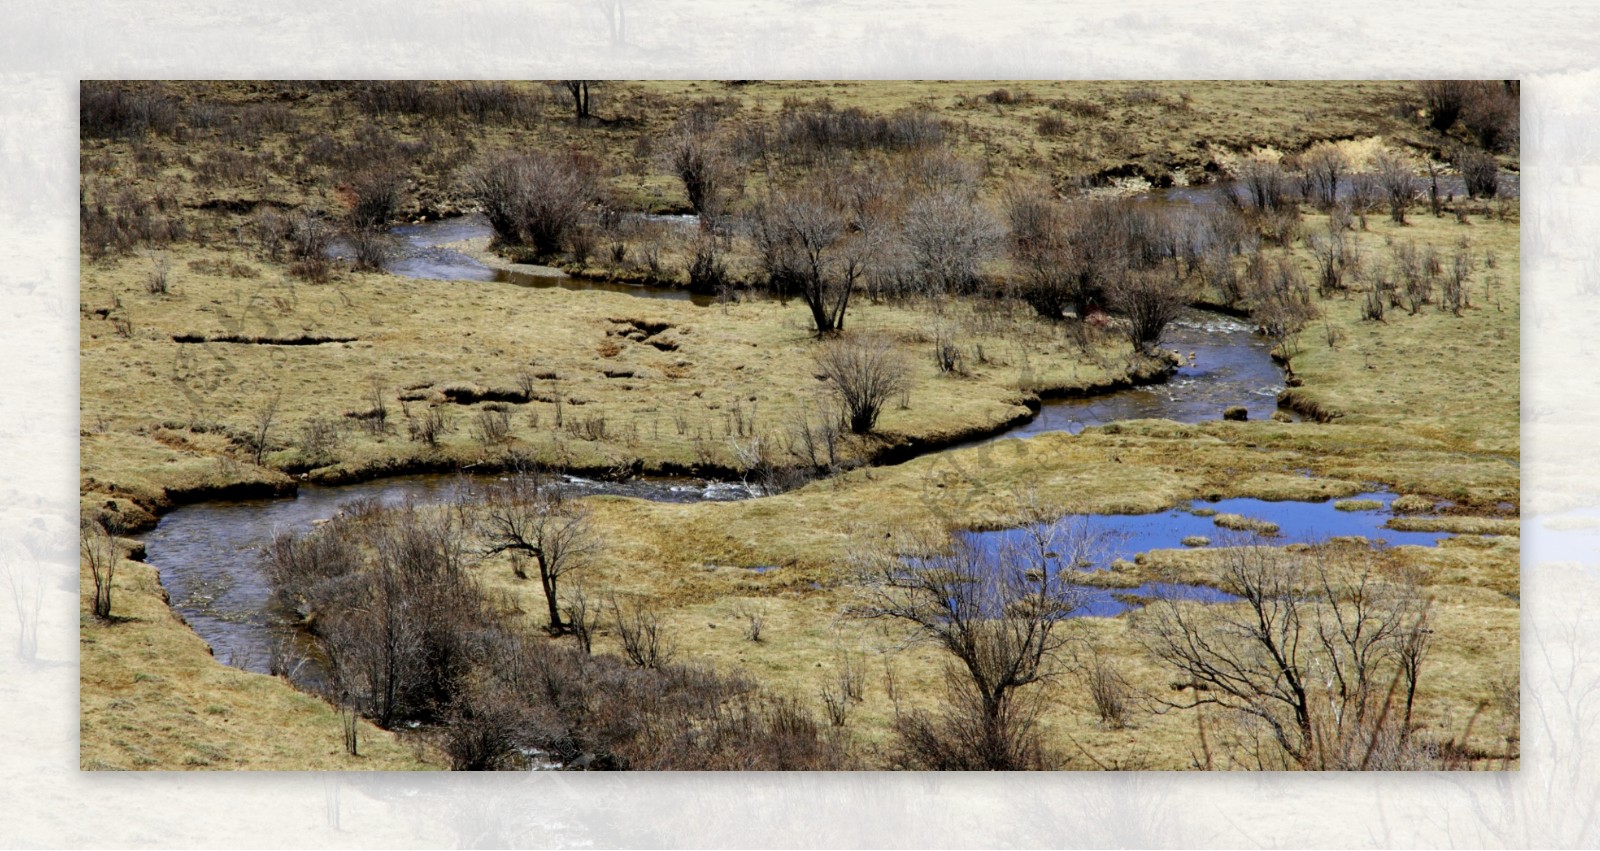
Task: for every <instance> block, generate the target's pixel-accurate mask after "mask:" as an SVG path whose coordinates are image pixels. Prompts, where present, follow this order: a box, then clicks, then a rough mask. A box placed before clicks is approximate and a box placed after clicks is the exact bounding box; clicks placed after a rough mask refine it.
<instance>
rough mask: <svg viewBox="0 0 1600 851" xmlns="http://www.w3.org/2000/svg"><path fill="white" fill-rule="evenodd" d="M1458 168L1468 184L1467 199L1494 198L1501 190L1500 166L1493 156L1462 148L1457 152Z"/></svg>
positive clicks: (1456, 161) (1456, 162)
mask: <svg viewBox="0 0 1600 851" xmlns="http://www.w3.org/2000/svg"><path fill="white" fill-rule="evenodd" d="M1454 159H1455V165H1456V168H1458V169H1460V170H1461V178H1462V180H1464V181H1465V182H1466V184H1467V197H1469V198H1493V197H1494V196H1495V194H1496V193H1497V192H1498V191H1499V189H1500V184H1499V177H1500V165H1499V164H1498V163H1496V162H1495V160H1494V156H1493V155H1492V154H1489V153H1486V152H1484V151H1480V150H1478V149H1476V148H1469V147H1466V146H1462V147H1460V148H1457V149H1456V152H1455V158H1454Z"/></svg>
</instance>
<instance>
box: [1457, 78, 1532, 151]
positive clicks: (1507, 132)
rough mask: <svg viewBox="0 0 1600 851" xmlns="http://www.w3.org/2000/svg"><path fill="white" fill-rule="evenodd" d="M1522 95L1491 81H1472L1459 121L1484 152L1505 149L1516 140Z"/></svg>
mask: <svg viewBox="0 0 1600 851" xmlns="http://www.w3.org/2000/svg"><path fill="white" fill-rule="evenodd" d="M1520 112H1521V96H1520V94H1519V93H1517V92H1513V91H1511V90H1510V89H1508V88H1507V87H1506V86H1503V85H1501V84H1500V83H1498V82H1494V81H1481V82H1475V83H1472V84H1471V89H1470V91H1469V92H1468V94H1467V97H1466V101H1465V103H1464V104H1462V107H1461V124H1462V125H1463V126H1464V127H1466V128H1467V130H1468V131H1469V132H1471V133H1472V135H1473V136H1476V137H1477V139H1478V144H1479V145H1480V146H1482V147H1483V149H1484V150H1486V151H1491V152H1492V151H1507V150H1511V149H1513V148H1515V147H1516V145H1517V143H1518V141H1519V136H1520V132H1519V120H1520V116H1519V113H1520Z"/></svg>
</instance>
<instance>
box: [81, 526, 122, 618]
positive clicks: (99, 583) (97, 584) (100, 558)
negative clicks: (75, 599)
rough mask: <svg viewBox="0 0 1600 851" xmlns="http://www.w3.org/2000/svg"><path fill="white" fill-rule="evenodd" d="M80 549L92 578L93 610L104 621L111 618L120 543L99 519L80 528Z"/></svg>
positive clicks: (91, 606) (91, 605)
mask: <svg viewBox="0 0 1600 851" xmlns="http://www.w3.org/2000/svg"><path fill="white" fill-rule="evenodd" d="M78 551H79V552H80V553H82V554H83V560H84V561H85V562H87V563H88V565H89V578H90V579H91V580H92V581H93V582H94V600H93V601H92V602H91V604H90V610H91V611H92V612H93V613H94V616H95V617H97V618H99V619H101V620H109V619H110V618H111V580H112V579H113V578H114V577H115V576H116V573H117V560H118V554H117V542H116V539H115V538H113V537H111V533H110V532H108V531H106V527H105V526H103V525H101V524H100V523H99V522H98V521H89V522H86V523H84V524H83V525H82V526H81V527H80V528H79V531H78Z"/></svg>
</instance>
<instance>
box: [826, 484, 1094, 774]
mask: <svg viewBox="0 0 1600 851" xmlns="http://www.w3.org/2000/svg"><path fill="white" fill-rule="evenodd" d="M1038 516H1040V517H1047V516H1049V512H1039V515H1038ZM901 537H902V539H905V537H906V536H904V535H902V536H901ZM911 539H912V540H913V541H915V542H916V543H914V546H915V547H916V553H915V554H914V555H911V556H907V557H902V556H901V555H899V554H897V553H891V552H876V553H873V552H867V553H858V554H857V555H856V559H857V561H858V563H859V564H860V568H861V575H862V581H863V583H864V591H863V597H862V600H861V602H860V603H859V604H858V605H856V606H854V607H853V608H852V610H851V611H852V613H853V614H854V615H856V616H857V617H865V618H875V619H883V620H887V621H891V622H896V623H900V624H903V625H905V626H908V627H910V628H911V631H912V633H911V634H912V635H913V636H914V637H917V638H921V639H925V640H927V641H930V642H932V643H934V644H935V645H937V646H939V647H940V648H942V649H943V650H945V651H946V652H947V653H949V654H950V656H951V657H952V660H953V661H952V665H951V667H950V669H949V674H948V677H947V684H948V702H947V705H946V708H945V710H944V712H943V713H941V714H940V715H937V716H933V715H929V714H926V713H919V712H913V713H906V714H900V715H898V716H897V718H896V720H895V732H896V738H897V742H898V745H899V749H900V756H901V759H902V761H903V762H904V763H905V764H907V765H908V766H911V767H918V768H931V769H942V770H950V769H956V770H973V769H988V770H995V769H999V770H1016V769H1026V768H1041V767H1046V766H1048V765H1049V764H1051V762H1052V760H1051V759H1050V757H1049V755H1048V754H1047V753H1046V752H1045V750H1044V748H1043V746H1042V742H1041V740H1040V737H1039V734H1038V729H1037V717H1038V709H1039V705H1038V702H1037V699H1036V698H1034V697H1031V696H1029V694H1030V693H1029V692H1025V691H1023V689H1025V688H1026V687H1027V686H1029V685H1031V684H1033V683H1036V682H1039V681H1041V680H1043V679H1047V678H1049V677H1050V676H1052V674H1053V672H1054V667H1055V665H1056V663H1057V656H1058V655H1059V654H1060V653H1061V652H1062V649H1063V648H1064V646H1065V644H1066V640H1067V636H1068V629H1067V627H1066V624H1067V623H1068V621H1067V620H1066V617H1067V616H1068V615H1070V614H1071V613H1072V612H1073V611H1075V610H1077V609H1078V608H1079V607H1080V606H1081V605H1083V600H1084V597H1083V595H1084V592H1083V590H1082V588H1081V586H1079V585H1077V584H1076V583H1075V582H1074V576H1075V574H1076V572H1077V570H1078V569H1079V565H1080V564H1092V563H1094V559H1095V557H1096V556H1097V555H1098V550H1099V549H1100V541H1099V539H1098V537H1097V536H1096V535H1094V534H1092V533H1090V532H1089V531H1088V529H1087V527H1086V526H1083V525H1081V524H1076V523H1071V522H1069V521H1055V522H1048V521H1046V522H1041V523H1037V524H1035V525H1032V526H1028V527H1024V530H1023V531H1022V532H1021V534H1020V535H1019V536H1018V537H1017V538H1015V539H1012V541H1011V542H1009V543H1006V544H1003V545H1001V546H1000V547H998V548H995V549H990V548H988V547H985V546H982V545H980V544H979V543H978V542H977V540H976V539H975V538H973V537H972V536H970V535H964V534H958V535H954V536H950V537H945V538H943V539H941V538H940V537H931V538H930V537H920V538H919V536H917V535H915V534H913V535H911ZM1036 692H1037V690H1035V692H1034V693H1036Z"/></svg>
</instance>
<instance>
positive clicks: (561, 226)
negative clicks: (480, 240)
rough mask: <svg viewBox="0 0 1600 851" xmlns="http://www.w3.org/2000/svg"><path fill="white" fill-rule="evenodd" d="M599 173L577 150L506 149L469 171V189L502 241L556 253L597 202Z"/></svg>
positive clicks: (540, 251)
mask: <svg viewBox="0 0 1600 851" xmlns="http://www.w3.org/2000/svg"><path fill="white" fill-rule="evenodd" d="M595 172H596V169H595V167H594V164H593V163H592V162H590V161H589V160H587V159H584V158H582V157H580V156H577V155H575V154H550V153H544V152H533V153H527V154H513V153H502V154H499V155H497V156H494V157H491V158H489V159H488V160H486V161H485V162H484V163H482V164H481V165H480V166H478V167H477V169H476V170H474V171H473V172H472V173H471V175H469V177H468V181H467V184H468V192H469V193H470V194H471V196H472V197H473V200H475V201H477V202H478V203H479V204H480V205H482V207H483V211H484V214H485V215H487V216H488V217H489V223H490V224H491V225H492V226H493V227H494V231H495V235H496V238H497V239H498V240H499V241H500V242H501V243H502V244H504V245H508V246H528V247H530V248H532V249H533V250H534V252H535V253H536V254H538V255H553V254H555V253H557V252H559V251H560V250H561V249H562V247H563V245H564V244H565V242H566V241H567V239H568V237H569V235H571V234H572V233H573V232H574V231H576V230H577V229H578V225H579V224H580V222H581V221H582V219H583V215H584V212H585V210H586V209H587V208H588V205H589V203H590V202H591V201H592V200H593V198H594V195H595V191H596V183H595V180H596V174H595Z"/></svg>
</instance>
